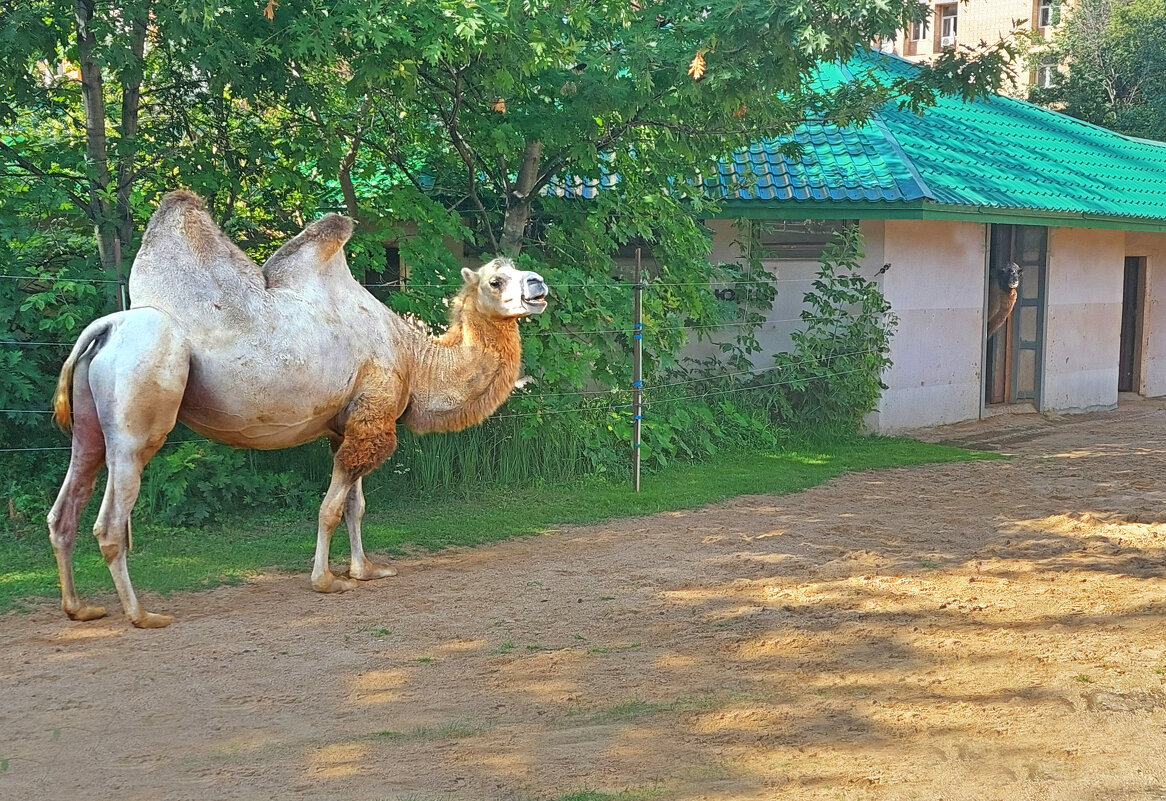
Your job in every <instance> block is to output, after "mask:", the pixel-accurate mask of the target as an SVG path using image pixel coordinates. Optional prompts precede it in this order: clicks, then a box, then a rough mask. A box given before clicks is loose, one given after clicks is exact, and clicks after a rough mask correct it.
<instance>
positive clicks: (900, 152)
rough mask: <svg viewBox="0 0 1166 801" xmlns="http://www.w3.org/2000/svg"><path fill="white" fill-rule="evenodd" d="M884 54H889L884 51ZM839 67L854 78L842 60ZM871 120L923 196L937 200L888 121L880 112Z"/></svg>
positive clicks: (875, 113)
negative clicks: (900, 160)
mask: <svg viewBox="0 0 1166 801" xmlns="http://www.w3.org/2000/svg"><path fill="white" fill-rule="evenodd" d="M883 55H889V54H886V53H884V54H883ZM902 60H903V61H904V62H905V63H907V64H910V63H911V62H909V61H907V60H906V59H902ZM838 69H839V71H841V72H842V74H843V75H844V76H846V80H848V81H853V80H854V74H853V73H852V72H851V71H850V69H849V68H848V67H847V66H846V65H845V64H844V63H842V62H841V61H839V62H838ZM871 120H872V122H873V123H874V124H875V126H876V127H877V128H878V129H879V131H880V133H882V135H883V139H884V140H885V141H886V142H887V144H889V145H890V146H891V149H892V150H894V151H895V155H897V156H898V157H899V158H900V159H902V161H903V165H904V166H905V167H906V168H907V171H908V172H909V173H911V179H912V180H913V181H915V183H917V184H918V185H919V189H920V190H921V191H922V192H923V197H925V198H927V199H928V200H935V199H936V197H935V193H934V192H932V191H931V187H930V186H928V185H927V182H926V181H924V180H923V175H922V174H920V172H919V169H918V168H917V167H916V166H915V162H913V161H912V160H911V157H910V156H908V155H907V151H905V150H904V149H903V145H902V144H900V142H899V140H898V139H897V138H896V137H895V134H894V133H892V132H891V129H890V128H889V127H887V123H886V121H884V120H883V118H882V116H881V115H880V114H879V112H877V111H875V112H873V113H872V114H871Z"/></svg>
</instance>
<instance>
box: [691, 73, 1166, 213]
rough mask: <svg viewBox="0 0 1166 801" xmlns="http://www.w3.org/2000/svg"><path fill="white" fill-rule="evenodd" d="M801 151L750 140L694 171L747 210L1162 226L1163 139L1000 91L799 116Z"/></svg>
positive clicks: (830, 78)
mask: <svg viewBox="0 0 1166 801" xmlns="http://www.w3.org/2000/svg"><path fill="white" fill-rule="evenodd" d="M917 69H918V67H916V66H915V65H913V64H911V63H909V62H907V61H904V60H902V59H899V58H896V57H894V56H886V55H883V54H881V53H867V54H863V55H860V56H857V57H855V58H854V59H852V60H851V62H850V63H848V64H846V65H827V66H823V67H822V68H821V71H820V79H821V81H822V82H823V84H825V85H831V84H836V83H839V82H842V81H844V80H846V79H847V77H848V75H855V76H857V75H862V74H870V73H874V77H883V78H885V79H891V78H895V77H899V76H902V75H907V74H909V73H910V72H911V71H913V70H917ZM794 138H795V139H796V140H797V141H798V142H800V143H801V144H802V146H803V148H802V156H801V158H797V159H794V158H790V157H788V156H785V155H782V154H781V153H780V151H779V147H780V145H781V141H780V140H766V141H762V142H758V143H756V144H754V145H753V146H752V147H750V148H749V149H748V150H743V151H740V152H738V153H735V154H733V156H732V158H731V159H728V160H726V161H725V162H723V163H722V166H721V168H720V170H719V174H718V175H716V176H706V177H705V181H704V183H705V190H706V191H707V192H709V193H710V194H714V195H719V196H720V197H722V198H724V199H725V200H726V201H727V206H728V210H729V211H731V212H732V213H734V214H745V215H746V216H785V217H789V216H797V215H802V216H807V217H808V216H822V215H823V214H827V215H829V216H897V217H909V218H910V217H915V218H929V217H930V218H937V219H956V218H965V219H966V218H974V219H984V220H985V221H988V218H993V219H998V218H1001V217H1005V216H1007V217H1008V218H1009V219H1010V220H1012V221H1015V222H1025V219H1026V218H1029V219H1032V220H1034V221H1035V220H1037V219H1039V220H1040V221H1041V222H1042V223H1043V224H1060V225H1104V226H1106V227H1130V228H1151V229H1154V230H1166V144H1162V143H1159V142H1150V141H1146V140H1141V139H1134V138H1132V137H1128V136H1123V135H1121V134H1118V133H1114V132H1113V131H1108V130H1105V129H1103V128H1098V127H1096V126H1094V125H1090V124H1088V123H1085V122H1081V121H1080V120H1076V119H1073V118H1072V117H1068V116H1065V115H1063V114H1058V113H1057V112H1054V111H1050V110H1048V109H1044V108H1040V107H1038V106H1034V105H1032V104H1030V103H1025V102H1023V101H1020V100H1014V99H1012V98H1009V97H1003V96H993V97H990V98H987V99H982V100H977V101H974V102H970V103H965V102H963V101H961V100H959V99H958V98H942V99H940V100H939V102H938V103H937V104H936V105H935V106H933V107H931V108H929V109H928V110H927V111H925V112H924V113H923V115H922V116H919V115H916V114H913V113H911V112H909V111H902V110H900V109H898V108H896V107H895V106H894V105H893V104H888V105H887V106H885V107H884V108H883V109H882V110H880V112H879V113H878V114H877V115H876V117H875V118H874V119H873V120H872V121H871V122H870V123H869V124H867V125H865V126H863V127H861V128H845V129H839V128H837V127H836V126H831V125H825V124H822V123H807V124H805V125H803V126H801V128H799V129H798V130H797V131H796V132H795V134H794Z"/></svg>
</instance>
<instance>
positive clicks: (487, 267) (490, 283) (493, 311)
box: [462, 257, 548, 319]
mask: <svg viewBox="0 0 1166 801" xmlns="http://www.w3.org/2000/svg"><path fill="white" fill-rule="evenodd" d="M462 279H463V280H464V281H465V282H466V283H465V287H464V288H463V289H462V297H464V298H465V299H466V300H471V299H472V301H471V302H472V303H473V304H474V307H475V308H476V309H477V310H478V312H479V313H482V314H485V315H487V316H490V317H496V318H502V319H509V318H514V317H526V316H528V315H531V314H539V313H540V312H542V311H543V310H544V309H546V307H547V292H548V290H547V285H546V282H545V281H543V277H542V276H541V275H539V274H538V273H532V272H528V271H525V270H520V269H518V268H517V267H515V266H514V262H512V261H511V260H510V259H507V258H501V257H499V258H497V259H494V260H492V261H488V262H486V263H485V264H483V265H482V266H481V267H479V268H478V269H476V270H471V269H470V268H468V267H466V268H464V269H463V270H462Z"/></svg>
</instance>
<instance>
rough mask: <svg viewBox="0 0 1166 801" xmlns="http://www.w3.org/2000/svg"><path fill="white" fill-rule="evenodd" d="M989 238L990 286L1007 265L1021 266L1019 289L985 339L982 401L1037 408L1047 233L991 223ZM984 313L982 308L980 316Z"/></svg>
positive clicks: (1038, 405) (1041, 350)
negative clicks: (1001, 320)
mask: <svg viewBox="0 0 1166 801" xmlns="http://www.w3.org/2000/svg"><path fill="white" fill-rule="evenodd" d="M990 239H991V241H990V244H989V253H988V280H989V282H991V281H993V280H994V277H995V276H996V275H997V273H998V272H999V271H1001V270H1002V269H1004V268H1005V267H1007V265H1009V264H1010V263H1016V264H1017V265H1019V266H1020V285H1019V286H1018V287H1017V289H1016V303H1015V305H1014V306H1013V308H1012V313H1011V314H1010V315H1009V316H1008V319H1006V320H1005V321H1004V323H1003V324H1002V325H1001V326H1000V327H999V328H998V329H997V330H996V331H995V332H994V333H992V334H991V335H990V336H989V337H988V342H987V348H986V352H985V360H984V402H985V403H986V404H1009V403H1031V404H1032V405H1033V406H1034V407H1036V408H1038V409H1039V408H1040V385H1041V365H1042V362H1043V355H1044V329H1045V281H1046V273H1047V265H1046V261H1047V258H1048V229H1047V228H1044V227H1043V226H1036V225H993V226H991V237H990ZM989 303H991V298H989ZM988 314H989V310H988V309H987V308H985V318H987V316H988Z"/></svg>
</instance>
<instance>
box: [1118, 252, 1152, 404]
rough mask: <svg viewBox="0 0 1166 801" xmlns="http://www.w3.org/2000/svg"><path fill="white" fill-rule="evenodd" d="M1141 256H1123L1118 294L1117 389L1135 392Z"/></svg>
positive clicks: (1141, 270) (1140, 321)
mask: <svg viewBox="0 0 1166 801" xmlns="http://www.w3.org/2000/svg"><path fill="white" fill-rule="evenodd" d="M1144 261H1145V260H1144V259H1142V258H1140V257H1138V256H1126V264H1125V281H1124V284H1123V287H1122V294H1121V349H1120V351H1119V353H1118V369H1117V391H1118V392H1136V391H1137V388H1138V384H1139V383H1140V382H1139V381H1138V372H1137V370H1138V361H1139V359H1138V351H1139V346H1140V344H1141V339H1142V272H1143V264H1144Z"/></svg>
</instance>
